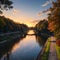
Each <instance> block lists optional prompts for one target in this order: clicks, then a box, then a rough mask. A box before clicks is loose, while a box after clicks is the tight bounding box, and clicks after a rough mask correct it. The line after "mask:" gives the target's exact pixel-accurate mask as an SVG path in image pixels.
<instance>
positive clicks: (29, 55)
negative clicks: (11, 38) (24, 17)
mask: <svg viewBox="0 0 60 60" xmlns="http://www.w3.org/2000/svg"><path fill="white" fill-rule="evenodd" d="M28 34H34V32H33V30H30V31H29V32H28ZM38 39H39V38H38ZM41 49H42V45H40V44H39V43H38V42H37V38H36V36H35V35H27V36H26V37H25V38H23V39H21V40H20V41H19V42H18V43H15V44H14V45H13V46H12V48H11V50H10V51H8V52H7V53H5V55H3V56H2V58H1V60H36V58H37V56H38V54H39V52H40V51H41Z"/></svg>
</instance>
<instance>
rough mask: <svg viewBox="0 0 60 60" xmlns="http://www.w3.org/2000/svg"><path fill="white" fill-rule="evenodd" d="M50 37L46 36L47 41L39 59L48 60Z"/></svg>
mask: <svg viewBox="0 0 60 60" xmlns="http://www.w3.org/2000/svg"><path fill="white" fill-rule="evenodd" d="M49 40H50V38H48V41H47V43H46V47H45V51H44V53H43V56H42V59H41V60H48V55H49V50H50V42H49Z"/></svg>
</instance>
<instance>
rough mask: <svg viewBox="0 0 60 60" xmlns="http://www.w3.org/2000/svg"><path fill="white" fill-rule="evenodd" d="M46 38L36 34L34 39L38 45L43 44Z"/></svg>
mask: <svg viewBox="0 0 60 60" xmlns="http://www.w3.org/2000/svg"><path fill="white" fill-rule="evenodd" d="M46 40H47V39H45V38H43V37H41V36H38V35H37V36H36V41H37V42H38V43H39V45H40V46H43V45H44V44H45V42H46Z"/></svg>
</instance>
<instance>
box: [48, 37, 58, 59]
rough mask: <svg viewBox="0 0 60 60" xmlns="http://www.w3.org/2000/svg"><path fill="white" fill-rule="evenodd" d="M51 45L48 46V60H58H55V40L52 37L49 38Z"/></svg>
mask: <svg viewBox="0 0 60 60" xmlns="http://www.w3.org/2000/svg"><path fill="white" fill-rule="evenodd" d="M50 42H51V45H50V52H49V57H48V60H58V59H57V53H56V49H55V44H56V39H55V38H54V37H51V41H50Z"/></svg>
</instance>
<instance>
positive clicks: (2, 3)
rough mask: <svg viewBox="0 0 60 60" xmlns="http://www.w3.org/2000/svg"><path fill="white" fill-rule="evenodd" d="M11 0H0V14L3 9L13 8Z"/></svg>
mask: <svg viewBox="0 0 60 60" xmlns="http://www.w3.org/2000/svg"><path fill="white" fill-rule="evenodd" d="M12 4H13V2H12V1H10V0H0V14H2V11H3V10H8V9H11V8H13V6H12Z"/></svg>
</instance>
